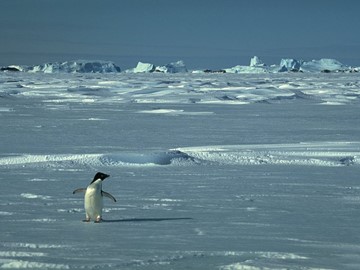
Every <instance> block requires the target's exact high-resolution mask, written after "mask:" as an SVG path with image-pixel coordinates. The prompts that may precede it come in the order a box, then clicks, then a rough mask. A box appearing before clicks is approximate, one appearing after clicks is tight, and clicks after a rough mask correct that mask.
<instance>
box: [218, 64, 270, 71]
mask: <svg viewBox="0 0 360 270" xmlns="http://www.w3.org/2000/svg"><path fill="white" fill-rule="evenodd" d="M224 70H225V72H226V73H265V72H267V71H268V70H267V69H266V68H265V67H259V66H241V65H237V66H235V67H232V68H225V69H224Z"/></svg>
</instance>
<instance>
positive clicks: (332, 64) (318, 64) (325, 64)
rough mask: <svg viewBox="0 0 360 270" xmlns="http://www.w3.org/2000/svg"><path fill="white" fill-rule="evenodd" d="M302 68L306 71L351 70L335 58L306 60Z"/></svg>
mask: <svg viewBox="0 0 360 270" xmlns="http://www.w3.org/2000/svg"><path fill="white" fill-rule="evenodd" d="M300 70H301V71H304V72H334V71H341V72H343V71H347V70H350V68H349V67H348V66H346V65H343V64H342V63H340V62H339V61H337V60H335V59H327V58H324V59H320V60H311V61H308V62H304V63H302V65H301V68H300Z"/></svg>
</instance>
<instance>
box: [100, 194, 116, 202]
mask: <svg viewBox="0 0 360 270" xmlns="http://www.w3.org/2000/svg"><path fill="white" fill-rule="evenodd" d="M101 195H102V196H105V197H108V198H109V199H111V200H113V201H114V202H116V199H115V198H114V196H113V195H111V194H110V193H107V192H106V191H101Z"/></svg>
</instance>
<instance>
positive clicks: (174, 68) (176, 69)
mask: <svg viewBox="0 0 360 270" xmlns="http://www.w3.org/2000/svg"><path fill="white" fill-rule="evenodd" d="M155 71H157V72H163V73H186V72H188V69H187V68H186V66H185V63H184V61H182V60H180V61H177V62H173V63H170V64H167V65H165V66H158V67H156V70H155Z"/></svg>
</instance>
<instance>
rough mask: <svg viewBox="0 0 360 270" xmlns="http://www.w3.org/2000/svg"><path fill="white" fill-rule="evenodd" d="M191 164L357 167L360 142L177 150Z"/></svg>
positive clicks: (226, 146)
mask: <svg viewBox="0 0 360 270" xmlns="http://www.w3.org/2000/svg"><path fill="white" fill-rule="evenodd" d="M177 150H179V151H180V152H183V153H186V154H187V155H189V156H191V157H192V158H193V159H194V160H198V161H199V160H200V161H206V162H213V163H219V164H229V165H261V164H273V165H275V164H276V165H311V166H349V165H359V164H360V158H359V156H360V143H359V142H351V143H350V142H320V143H315V142H314V143H294V144H257V145H223V146H220V145H217V146H202V147H188V148H178V149H177Z"/></svg>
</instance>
